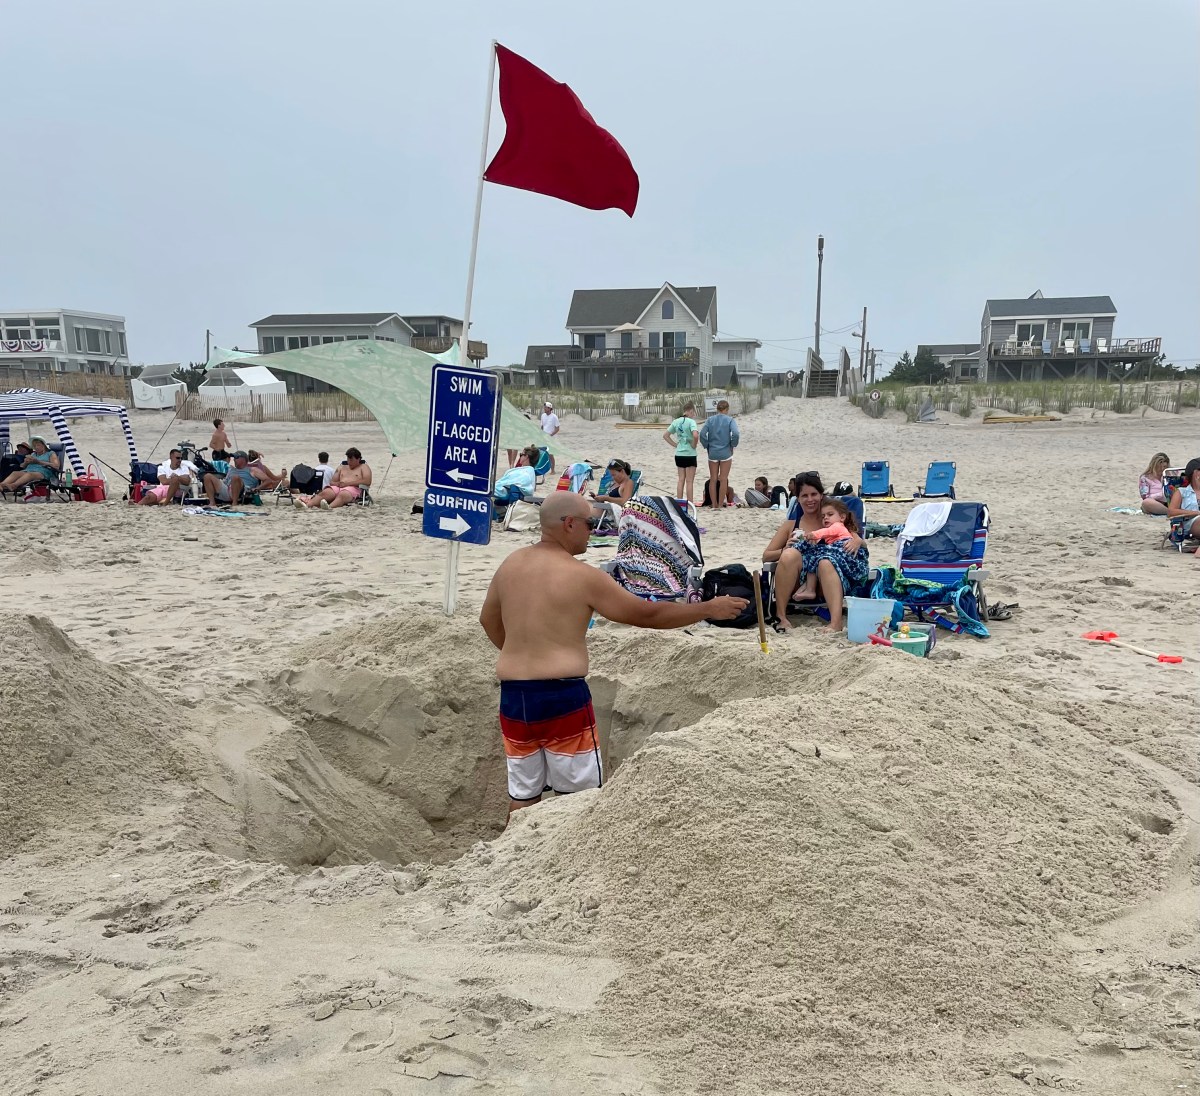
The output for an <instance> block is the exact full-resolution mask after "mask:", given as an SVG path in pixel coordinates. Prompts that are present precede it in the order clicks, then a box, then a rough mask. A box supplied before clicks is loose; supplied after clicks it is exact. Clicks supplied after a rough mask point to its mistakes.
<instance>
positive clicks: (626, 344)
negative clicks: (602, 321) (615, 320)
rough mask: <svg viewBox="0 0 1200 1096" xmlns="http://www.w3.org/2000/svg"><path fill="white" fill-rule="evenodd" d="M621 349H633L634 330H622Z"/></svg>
mask: <svg viewBox="0 0 1200 1096" xmlns="http://www.w3.org/2000/svg"><path fill="white" fill-rule="evenodd" d="M621 349H622V350H632V349H633V332H632V331H622V332H621Z"/></svg>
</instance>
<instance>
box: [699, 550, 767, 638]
mask: <svg viewBox="0 0 1200 1096" xmlns="http://www.w3.org/2000/svg"><path fill="white" fill-rule="evenodd" d="M726 596H728V597H744V598H745V599H746V607H745V608H744V609H743V610H742V611H741V612H740V613H739V614H738V615H737V616H735V617H734V618H733V619H732V620H710V621H709V624H712V625H714V626H715V627H717V628H754V627H756V626H757V624H758V610H757V609H756V608H755V606H754V576H753V575H752V574H751V573H750V572H749V571H747V570H746V568H745V567H744V566H743V565H742V564H740V563H729V564H726V565H725V566H724V567H714V568H712V570H709V571H705V572H704V585H703V587H702V593H701V596H700V600H701V601H712V599H713V598H716V597H726Z"/></svg>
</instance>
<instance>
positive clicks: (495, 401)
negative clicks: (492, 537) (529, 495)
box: [425, 365, 501, 543]
mask: <svg viewBox="0 0 1200 1096" xmlns="http://www.w3.org/2000/svg"><path fill="white" fill-rule="evenodd" d="M500 406H501V400H500V378H499V377H497V376H496V375H495V374H494V373H488V372H485V371H484V370H482V369H460V368H458V367H456V366H451V365H437V366H434V369H433V384H432V385H431V386H430V391H429V450H428V453H427V455H426V458H425V486H426V487H438V488H442V489H444V490H446V491H449V492H459V493H461V494H467V495H475V496H479V497H482V498H491V496H492V484H493V481H494V478H495V472H496V444H497V440H498V438H497V435H498V434H499V425H500ZM425 532H426V533H427V534H428V533H429V526H428V524H426V527H425ZM483 543H487V542H486V541H484V542H483Z"/></svg>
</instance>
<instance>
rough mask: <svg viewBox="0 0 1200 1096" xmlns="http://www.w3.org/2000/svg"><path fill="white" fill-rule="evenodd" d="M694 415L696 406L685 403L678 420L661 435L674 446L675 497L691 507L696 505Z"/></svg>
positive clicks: (697, 437) (695, 427) (697, 438)
mask: <svg viewBox="0 0 1200 1096" xmlns="http://www.w3.org/2000/svg"><path fill="white" fill-rule="evenodd" d="M695 414H696V405H695V404H694V403H685V404H684V405H683V410H682V411H681V412H680V413H679V418H677V419H676V420H675V421H674V422H673V423H671V425H670V426H668V427H667V431H666V433H665V434H663V441H665V442H666V443H667V444H668V445H673V446H675V497H676V498H677V499H687V500H688V503H689V505H692V506H694V505H695V504H696V503H695V500H694V499H693V498H692V495H693V493H694V492H695V489H696V446H697V444H699V441H700V431H699V429H698V428H697V426H696V419H695V417H694V416H695Z"/></svg>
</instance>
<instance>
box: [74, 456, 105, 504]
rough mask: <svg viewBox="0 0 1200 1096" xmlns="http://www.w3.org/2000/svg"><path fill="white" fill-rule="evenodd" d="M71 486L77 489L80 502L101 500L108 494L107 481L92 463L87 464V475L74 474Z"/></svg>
mask: <svg viewBox="0 0 1200 1096" xmlns="http://www.w3.org/2000/svg"><path fill="white" fill-rule="evenodd" d="M71 486H72V487H77V488H78V489H79V501H80V502H103V501H104V499H105V498H106V496H107V495H108V481H107V480H106V479H105V478H104V473H103V472H102V471H101V470H100V469H99V468H97V467H96V466H95V465H94V464H89V465H88V466H87V475H84V476H76V477H75V480H74V482H73V483H72V484H71Z"/></svg>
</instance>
